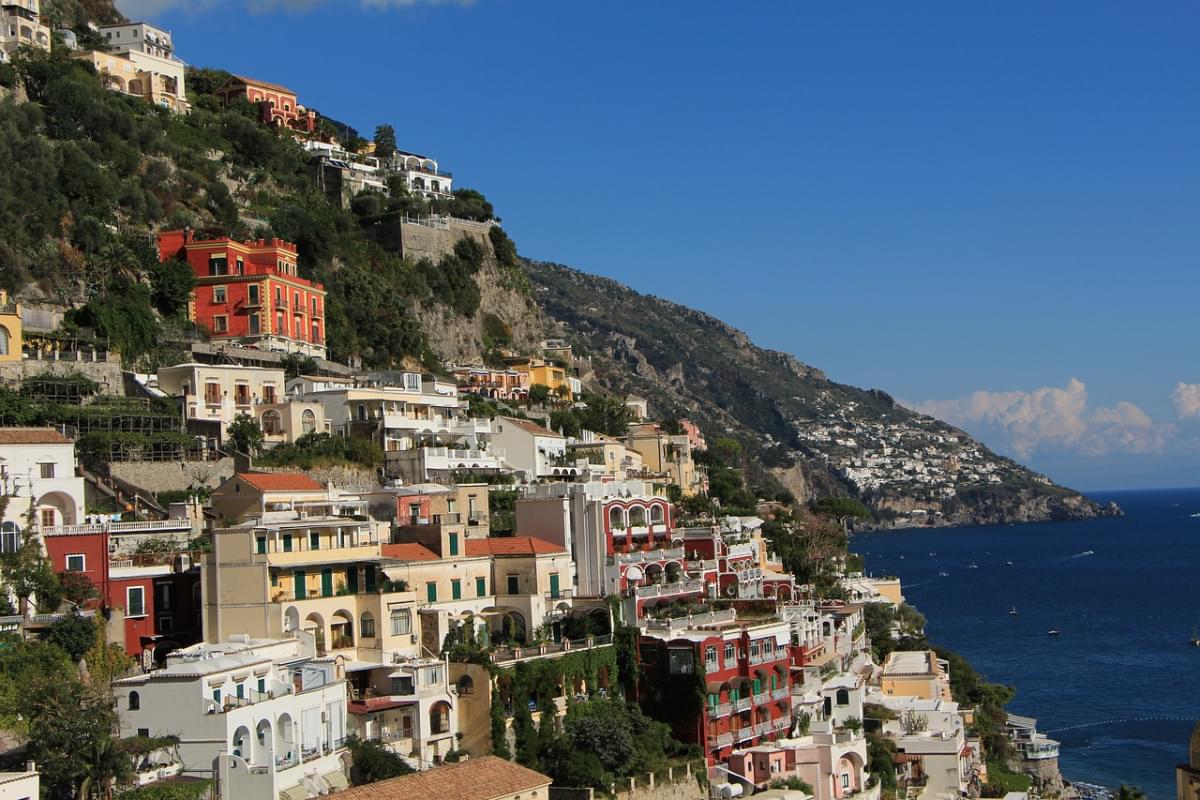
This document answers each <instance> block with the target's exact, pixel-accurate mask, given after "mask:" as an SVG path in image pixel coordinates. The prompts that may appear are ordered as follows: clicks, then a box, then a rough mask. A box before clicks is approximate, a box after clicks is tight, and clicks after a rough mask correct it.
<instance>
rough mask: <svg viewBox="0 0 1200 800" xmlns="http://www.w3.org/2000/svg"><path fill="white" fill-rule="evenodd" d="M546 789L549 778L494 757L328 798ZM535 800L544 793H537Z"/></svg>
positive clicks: (498, 794)
mask: <svg viewBox="0 0 1200 800" xmlns="http://www.w3.org/2000/svg"><path fill="white" fill-rule="evenodd" d="M549 785H550V777H549V776H548V775H543V774H542V773H540V772H534V771H533V770H531V769H529V768H527V767H522V766H521V765H520V764H515V763H513V762H512V761H506V760H505V759H503V758H500V757H498V756H481V757H479V758H472V759H470V760H469V761H460V762H459V763H457V764H447V765H446V766H444V767H437V768H435V769H430V770H425V771H424V772H414V773H413V774H411V775H403V776H401V777H399V778H391V779H390V780H385V781H379V782H377V783H371V784H367V785H366V786H356V787H354V788H353V789H347V790H346V791H344V792H337V793H335V794H333V795H331V796H332V797H335V798H337V800H429V798H431V797H437V798H440V799H441V800H497V799H498V798H503V797H508V796H510V795H513V794H516V793H517V792H521V793H522V796H524V793H525V792H528V791H530V790H532V789H540V788H542V787H546V786H549ZM538 796H539V798H540V797H544V796H545V795H544V793H539V795H538Z"/></svg>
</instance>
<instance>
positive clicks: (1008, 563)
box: [1004, 561, 1013, 567]
mask: <svg viewBox="0 0 1200 800" xmlns="http://www.w3.org/2000/svg"><path fill="white" fill-rule="evenodd" d="M1012 565H1013V563H1012V562H1011V561H1005V562H1004V566H1006V567H1011V566H1012Z"/></svg>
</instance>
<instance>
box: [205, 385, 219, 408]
mask: <svg viewBox="0 0 1200 800" xmlns="http://www.w3.org/2000/svg"><path fill="white" fill-rule="evenodd" d="M204 404H205V405H207V406H219V405H221V384H219V383H211V382H209V383H205V384H204Z"/></svg>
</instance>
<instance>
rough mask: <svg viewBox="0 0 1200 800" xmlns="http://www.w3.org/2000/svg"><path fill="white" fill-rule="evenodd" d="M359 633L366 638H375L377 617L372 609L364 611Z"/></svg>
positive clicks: (360, 619)
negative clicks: (372, 614)
mask: <svg viewBox="0 0 1200 800" xmlns="http://www.w3.org/2000/svg"><path fill="white" fill-rule="evenodd" d="M358 635H359V636H360V637H362V638H364V639H374V638H375V617H373V616H371V612H370V611H364V612H363V614H362V617H360V618H359V620H358Z"/></svg>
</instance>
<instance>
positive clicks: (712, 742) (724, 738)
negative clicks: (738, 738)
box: [708, 733, 733, 750]
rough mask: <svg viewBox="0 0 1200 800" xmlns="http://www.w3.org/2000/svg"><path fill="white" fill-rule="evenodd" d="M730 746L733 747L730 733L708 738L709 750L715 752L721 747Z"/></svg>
mask: <svg viewBox="0 0 1200 800" xmlns="http://www.w3.org/2000/svg"><path fill="white" fill-rule="evenodd" d="M732 746H733V734H732V733H719V734H717V735H716V736H709V737H708V749H709V750H717V749H720V748H722V747H732Z"/></svg>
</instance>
